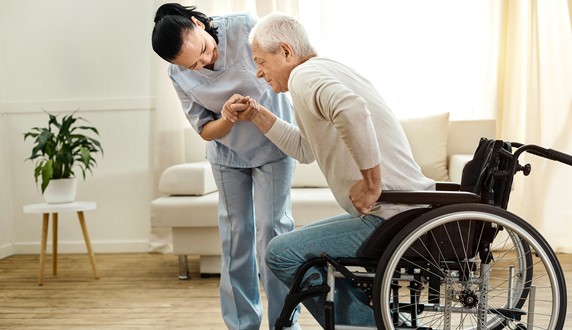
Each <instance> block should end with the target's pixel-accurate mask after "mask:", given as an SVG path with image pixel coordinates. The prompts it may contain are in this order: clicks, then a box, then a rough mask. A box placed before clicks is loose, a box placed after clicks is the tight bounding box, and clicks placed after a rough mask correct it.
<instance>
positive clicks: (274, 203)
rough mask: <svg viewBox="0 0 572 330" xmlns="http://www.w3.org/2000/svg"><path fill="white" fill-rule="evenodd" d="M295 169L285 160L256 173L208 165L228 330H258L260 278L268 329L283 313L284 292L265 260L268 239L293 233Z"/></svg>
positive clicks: (283, 287)
mask: <svg viewBox="0 0 572 330" xmlns="http://www.w3.org/2000/svg"><path fill="white" fill-rule="evenodd" d="M294 166H295V163H294V160H293V159H292V158H289V157H287V158H283V159H281V160H278V161H275V162H273V163H270V164H266V165H262V166H260V167H256V168H236V167H227V166H220V165H216V164H212V169H213V174H214V178H215V181H216V184H217V187H218V191H219V204H218V212H219V219H218V222H219V233H220V239H221V243H222V252H221V279H220V301H221V308H222V315H223V319H224V322H225V323H226V325H227V327H228V328H229V329H233V330H234V329H249V330H250V329H256V330H258V329H259V328H260V324H261V321H262V314H263V312H262V303H261V299H260V289H259V278H258V274H259V273H260V281H261V282H262V286H263V288H264V292H265V293H266V297H267V300H268V321H269V325H270V329H274V323H275V321H276V319H277V318H278V316H279V314H280V310H281V309H282V305H283V302H284V298H285V296H286V294H287V292H288V288H287V287H286V286H285V285H284V284H283V283H282V282H281V281H280V280H278V279H277V278H276V277H275V276H274V274H273V273H272V272H271V271H270V270H269V269H268V267H267V266H266V262H265V255H266V246H267V245H268V242H270V240H271V239H272V238H274V237H276V236H277V235H280V234H284V233H287V232H290V231H291V230H293V229H294V221H293V219H292V213H291V201H290V187H291V184H292V174H293V172H294ZM257 261H258V266H259V268H257Z"/></svg>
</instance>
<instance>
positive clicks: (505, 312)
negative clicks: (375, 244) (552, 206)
mask: <svg viewBox="0 0 572 330" xmlns="http://www.w3.org/2000/svg"><path fill="white" fill-rule="evenodd" d="M373 306H374V313H375V318H376V323H377V327H378V328H379V329H408V328H412V329H434V330H435V329H475V330H477V329H478V330H480V329H505V328H506V329H533V328H534V329H562V327H563V324H564V320H565V315H566V285H565V281H564V275H563V273H562V269H561V267H560V264H559V263H558V260H557V258H556V256H555V255H554V252H553V251H552V249H551V248H550V246H549V245H548V243H547V242H546V241H545V240H544V238H543V237H542V236H541V235H540V234H539V233H538V232H537V231H536V230H535V229H534V228H533V227H532V226H530V225H529V224H528V223H527V222H526V221H524V220H523V219H521V218H519V217H518V216H516V215H514V214H512V213H510V212H508V211H506V210H504V209H502V208H498V207H494V206H489V205H483V204H456V205H450V206H443V207H440V208H438V209H435V210H432V211H430V212H427V213H425V214H423V215H421V216H419V217H418V218H416V219H414V220H412V221H411V222H410V223H409V224H408V225H407V226H405V227H404V228H403V229H402V230H401V231H400V232H399V233H398V234H397V235H396V236H395V237H394V238H393V239H392V240H391V242H390V243H389V245H388V247H387V249H386V250H385V252H384V254H383V255H382V257H381V259H380V262H379V265H378V267H377V270H376V275H375V280H374V287H373Z"/></svg>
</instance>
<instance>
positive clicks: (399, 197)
mask: <svg viewBox="0 0 572 330" xmlns="http://www.w3.org/2000/svg"><path fill="white" fill-rule="evenodd" d="M480 200H481V196H480V195H477V194H474V193H471V192H466V191H433V190H421V191H405V190H384V191H382V192H381V196H380V197H379V199H378V200H377V201H378V202H386V203H397V204H430V205H448V204H458V203H478V202H479V201H480Z"/></svg>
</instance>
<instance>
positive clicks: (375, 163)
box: [222, 14, 435, 326]
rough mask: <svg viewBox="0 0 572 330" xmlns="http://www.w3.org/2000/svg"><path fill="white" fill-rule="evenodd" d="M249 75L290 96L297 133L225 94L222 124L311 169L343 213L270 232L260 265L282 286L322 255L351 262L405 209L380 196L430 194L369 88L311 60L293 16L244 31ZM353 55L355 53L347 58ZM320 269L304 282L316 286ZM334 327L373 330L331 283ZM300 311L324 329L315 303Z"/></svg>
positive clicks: (352, 297)
mask: <svg viewBox="0 0 572 330" xmlns="http://www.w3.org/2000/svg"><path fill="white" fill-rule="evenodd" d="M250 40H251V42H252V51H253V56H254V61H255V63H256V65H257V76H258V77H260V78H264V79H265V80H266V81H267V82H268V84H269V85H270V86H271V87H272V89H273V90H274V91H275V92H288V91H290V94H291V96H292V102H293V107H294V112H295V116H296V122H297V125H298V126H297V127H296V126H294V125H292V124H289V123H288V122H286V121H284V120H281V119H280V118H277V117H276V116H275V115H274V114H273V113H271V112H270V111H268V110H267V109H265V108H264V107H262V106H260V105H259V104H257V103H256V101H254V100H253V99H251V98H249V97H248V96H241V95H235V96H233V97H234V100H235V102H236V103H235V104H233V105H231V106H229V107H227V108H225V109H224V110H223V112H222V114H223V117H224V118H225V119H227V120H230V121H237V120H249V121H251V122H252V123H254V124H255V125H256V126H257V127H258V128H259V129H260V131H261V132H262V133H264V134H265V136H266V137H267V138H268V139H270V140H271V141H272V142H273V143H274V144H276V145H277V146H278V147H279V148H280V149H281V150H283V151H284V152H285V153H286V154H288V155H289V156H291V157H293V158H296V159H297V160H298V161H300V162H301V163H311V162H313V161H314V160H315V161H317V162H318V165H319V166H320V169H321V170H322V172H323V173H324V176H325V177H326V180H327V182H328V185H329V186H330V189H331V190H332V192H333V194H334V196H335V198H336V200H337V202H338V203H339V205H340V206H341V207H342V208H343V209H344V210H345V211H346V212H347V214H343V215H340V216H337V217H334V218H330V219H325V220H321V221H318V222H316V223H313V224H311V225H308V226H305V227H302V228H299V229H297V230H295V231H293V232H290V233H286V234H282V235H279V236H277V237H275V238H274V239H272V241H271V242H270V244H269V245H268V251H267V254H266V261H267V264H268V266H269V268H270V269H271V270H272V271H273V272H274V273H275V274H276V276H277V277H278V278H279V279H280V280H281V281H283V282H284V283H285V284H286V285H288V286H290V285H291V284H292V282H293V278H294V275H295V273H296V271H297V269H298V268H299V267H300V266H301V265H302V264H303V263H304V262H306V261H307V260H309V259H311V258H315V257H319V256H320V254H321V253H322V252H325V253H327V254H329V255H330V256H332V257H334V258H338V257H355V256H356V253H357V251H358V249H359V248H360V246H361V245H362V244H363V242H364V241H365V240H366V239H367V238H368V237H369V235H370V234H371V233H372V232H373V231H374V230H375V229H376V228H377V227H378V226H379V225H380V224H381V223H382V222H383V221H384V219H388V218H389V217H391V216H392V215H394V214H396V213H400V212H402V211H404V210H405V207H406V206H403V205H392V204H382V203H378V202H377V200H378V198H379V196H380V193H381V191H382V189H383V190H385V189H387V190H433V189H435V183H434V181H432V180H430V179H428V178H426V177H425V176H424V175H423V174H422V173H421V170H420V168H419V166H418V165H417V164H416V163H415V161H414V160H413V156H412V153H411V148H410V146H409V144H408V142H407V138H406V136H405V134H404V132H403V130H402V128H401V126H400V124H399V121H398V120H397V118H396V117H395V116H394V115H393V113H392V112H391V110H390V109H389V108H388V106H387V105H386V104H385V103H384V101H383V99H382V98H381V96H380V95H379V94H378V92H377V91H376V89H375V87H374V86H373V85H372V84H371V83H370V82H369V81H368V80H367V79H365V78H364V77H362V76H361V75H359V74H358V73H357V72H355V71H354V70H352V69H351V68H349V67H347V66H345V65H343V64H340V63H338V62H336V61H333V60H330V59H327V58H323V57H318V56H317V54H316V51H315V50H314V48H313V47H312V45H311V44H310V42H309V40H308V37H307V33H306V31H305V29H304V28H303V26H302V25H301V24H300V22H298V21H297V20H296V19H294V18H292V17H290V16H287V15H283V14H271V15H268V16H266V17H264V18H263V19H262V20H261V21H260V22H259V23H258V24H257V25H256V26H255V28H254V29H253V30H252V32H251V34H250ZM357 51H358V50H357V49H356V52H357ZM323 276H324V270H323V269H316V270H314V271H313V273H312V274H309V275H308V277H311V281H317V282H318V283H321V278H323ZM340 286H345V288H344V290H338V292H339V293H338V296H337V297H336V304H337V305H338V306H344V308H337V309H336V316H335V317H336V321H337V322H340V323H344V324H353V325H374V324H375V320H374V316H373V311H372V310H371V309H370V308H368V307H366V306H365V305H364V304H367V303H368V301H367V297H366V295H365V294H364V293H363V292H361V291H360V290H358V289H355V288H352V287H351V285H350V284H349V283H340V284H339V285H338V287H340ZM304 305H305V306H306V307H307V308H308V310H309V311H310V312H311V313H312V315H313V316H314V317H315V318H316V320H317V321H318V322H319V323H320V324H321V325H322V326H324V319H323V311H322V306H323V301H318V299H317V298H316V300H311V301H306V302H304Z"/></svg>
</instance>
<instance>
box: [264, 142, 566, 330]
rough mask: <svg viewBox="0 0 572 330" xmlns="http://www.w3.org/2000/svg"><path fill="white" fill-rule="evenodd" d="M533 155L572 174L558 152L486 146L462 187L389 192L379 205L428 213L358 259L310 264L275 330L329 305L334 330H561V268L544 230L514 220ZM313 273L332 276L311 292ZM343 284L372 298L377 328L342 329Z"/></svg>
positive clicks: (394, 228)
mask: <svg viewBox="0 0 572 330" xmlns="http://www.w3.org/2000/svg"><path fill="white" fill-rule="evenodd" d="M515 148H516V149H515ZM513 149H514V150H513ZM524 152H528V153H531V154H534V155H537V156H540V157H544V158H547V159H550V160H555V161H559V162H562V163H564V164H568V165H571V166H572V156H570V155H568V154H564V153H562V152H559V151H556V150H553V149H545V148H542V147H540V146H537V145H530V144H528V145H523V144H520V143H511V142H505V141H501V140H488V139H485V138H482V139H481V141H480V142H479V146H478V147H477V150H476V151H475V155H474V157H473V160H472V161H470V162H469V163H468V164H467V165H466V166H465V168H464V170H463V178H462V182H461V184H460V185H459V184H455V183H437V187H436V188H437V189H436V191H383V192H382V194H381V196H380V199H379V201H380V202H386V203H399V204H419V205H428V207H420V208H414V209H410V210H408V211H405V212H403V213H400V214H397V215H395V216H393V217H392V218H390V219H388V221H385V222H383V223H382V225H381V226H380V227H379V228H378V229H377V230H376V231H375V232H374V233H372V235H371V236H370V238H369V239H368V240H367V241H366V242H365V243H364V245H363V246H362V248H361V249H360V251H358V257H357V258H338V259H334V258H332V257H330V256H328V255H327V254H324V253H323V254H322V255H321V257H320V258H315V259H312V260H309V261H307V262H306V263H305V264H303V265H302V266H301V267H300V269H299V270H298V272H297V274H296V277H295V279H294V282H293V284H292V286H291V288H290V292H289V294H288V296H287V297H286V299H285V302H284V307H283V309H282V313H281V314H280V317H279V318H278V320H277V322H276V325H275V328H276V329H282V328H284V327H288V326H290V325H291V324H292V320H291V317H292V315H293V314H294V311H295V309H296V307H297V306H298V304H300V303H301V302H303V301H304V300H306V299H308V298H311V297H316V296H324V297H325V301H326V303H325V305H324V318H325V325H324V328H325V329H348V330H350V329H376V328H377V329H470V330H473V329H474V330H481V329H483V330H484V329H495V330H497V329H521V330H522V329H533V328H534V329H562V328H563V326H564V320H565V315H566V308H567V302H566V299H567V296H566V283H565V279H564V275H563V272H562V269H561V266H560V264H559V262H558V259H557V258H556V255H555V254H554V251H553V250H552V248H551V247H550V245H549V244H548V242H547V241H546V240H545V239H544V238H543V237H542V235H541V234H540V233H539V232H538V231H537V230H536V229H534V228H533V227H532V226H531V225H530V224H528V223H527V222H526V221H525V220H523V219H521V218H520V217H518V216H516V215H515V214H513V213H511V212H509V211H507V210H506V209H507V205H508V201H509V195H510V191H511V188H512V182H513V177H514V175H516V173H518V172H523V174H524V175H525V176H526V175H528V174H529V173H530V171H531V166H530V165H529V164H526V165H524V166H522V165H521V164H520V163H519V162H518V158H519V156H520V155H522V153H524ZM314 267H325V268H326V269H327V276H326V279H325V281H324V283H322V284H321V285H315V286H309V287H308V286H307V285H306V284H305V283H304V278H305V274H306V273H307V271H308V270H310V269H312V268H314ZM341 278H345V279H349V280H351V282H352V285H353V287H354V288H356V289H359V290H362V291H363V292H365V293H366V294H367V296H368V297H369V300H370V306H371V307H372V308H373V312H374V315H375V322H376V327H359V326H352V325H337V324H335V309H336V308H343V307H341V306H337V307H336V305H335V290H336V284H335V283H336V279H341ZM364 308H367V306H365V305H364Z"/></svg>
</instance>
